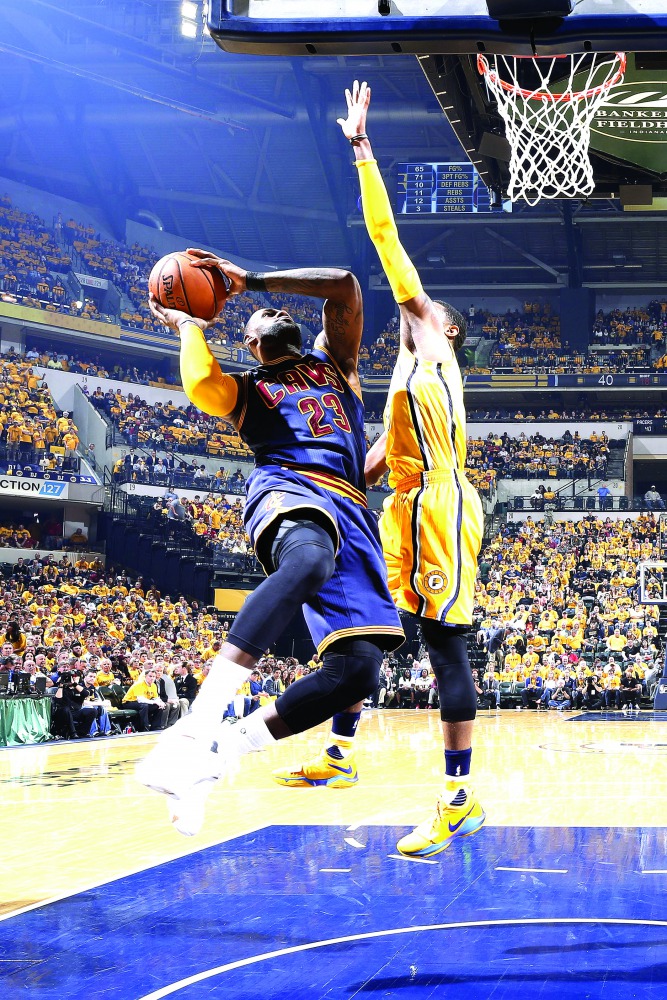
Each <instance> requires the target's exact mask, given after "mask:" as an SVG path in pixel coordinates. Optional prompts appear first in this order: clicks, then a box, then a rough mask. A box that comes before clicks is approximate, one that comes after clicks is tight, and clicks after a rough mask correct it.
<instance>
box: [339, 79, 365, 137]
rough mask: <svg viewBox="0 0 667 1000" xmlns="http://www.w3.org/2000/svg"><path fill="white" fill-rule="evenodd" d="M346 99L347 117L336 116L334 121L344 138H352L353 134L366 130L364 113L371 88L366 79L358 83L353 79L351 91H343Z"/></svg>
mask: <svg viewBox="0 0 667 1000" xmlns="http://www.w3.org/2000/svg"><path fill="white" fill-rule="evenodd" d="M345 100H346V101H347V118H337V119H336V121H337V123H338V124H339V125H340V127H341V128H342V130H343V135H344V136H345V138H346V139H353V138H354V137H355V135H363V134H364V132H365V131H366V115H367V113H368V105H369V104H370V102H371V88H370V87H369V86H368V84H367V83H366V81H364V82H363V83H361V84H360V83H359V81H358V80H355V81H354V83H353V84H352V92H351V93H350V91H349V90H346V91H345Z"/></svg>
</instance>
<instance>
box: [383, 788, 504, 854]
mask: <svg viewBox="0 0 667 1000" xmlns="http://www.w3.org/2000/svg"><path fill="white" fill-rule="evenodd" d="M461 800H462V801H461ZM485 819H486V815H485V813H484V810H483V809H482V807H481V806H480V804H479V802H478V801H477V799H476V798H475V796H474V794H473V792H472V791H470V790H469V791H467V792H459V794H458V795H457V796H456V798H455V799H454V801H453V802H451V803H449V802H447V801H446V800H445V799H444V798H443V797H442V796H440V797H439V798H438V801H437V802H436V806H435V816H434V817H433V818H432V819H428V820H425V822H423V823H420V824H419V826H418V827H417V828H416V829H415V830H413V831H412V833H409V834H408V835H407V836H406V837H402V838H401V840H399V842H398V844H397V845H396V846H397V848H398V850H399V851H400V853H401V854H405V855H406V856H407V857H409V858H430V857H431V855H432V854H439V853H440V851H444V850H445V849H446V848H447V847H449V845H450V844H451V842H452V841H453V840H455V839H456V837H469V836H470V835H471V834H473V833H477V831H478V830H479V829H480V828H481V827H482V826H483V824H484V820H485Z"/></svg>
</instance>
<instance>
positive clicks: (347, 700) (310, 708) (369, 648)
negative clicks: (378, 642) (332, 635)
mask: <svg viewBox="0 0 667 1000" xmlns="http://www.w3.org/2000/svg"><path fill="white" fill-rule="evenodd" d="M381 664H382V651H381V650H380V649H379V648H378V647H377V646H374V645H373V643H371V642H365V641H364V640H361V639H356V640H353V639H342V640H340V641H339V642H336V643H334V644H333V645H332V646H331V648H330V649H329V650H327V652H326V653H325V654H324V656H323V657H322V666H321V668H320V669H319V670H316V671H315V673H313V674H307V675H306V677H302V678H301V679H300V680H298V681H296V682H295V683H294V684H290V686H289V687H288V688H287V690H286V691H285V693H284V694H281V696H280V697H279V698H278V699H277V701H276V703H275V707H276V711H277V713H278V715H279V716H280V718H281V719H282V720H283V722H284V723H285V725H286V726H288V727H289V729H291V731H292V732H293V733H303V732H304V731H305V730H306V729H312V728H313V726H318V725H319V724H320V722H324V721H325V720H326V719H330V718H331V717H332V716H333V715H335V714H336V712H342V711H344V710H345V709H346V708H349V707H350V705H354V704H356V702H358V701H363V699H364V698H368V697H369V695H371V694H374V692H375V691H376V689H377V686H378V679H379V677H380V665H381Z"/></svg>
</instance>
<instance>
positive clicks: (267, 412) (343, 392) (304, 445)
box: [137, 251, 404, 835]
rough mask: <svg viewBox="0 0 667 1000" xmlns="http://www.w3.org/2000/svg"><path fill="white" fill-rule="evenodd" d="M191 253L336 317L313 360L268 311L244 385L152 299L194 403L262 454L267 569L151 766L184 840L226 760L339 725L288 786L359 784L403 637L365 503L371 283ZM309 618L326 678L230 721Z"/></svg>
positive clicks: (254, 480)
mask: <svg viewBox="0 0 667 1000" xmlns="http://www.w3.org/2000/svg"><path fill="white" fill-rule="evenodd" d="M191 253H192V255H193V256H194V257H197V258H198V259H199V262H200V263H199V265H198V266H202V267H206V268H209V269H213V268H218V269H219V270H220V271H221V272H222V273H223V275H224V276H225V277H226V279H227V281H228V283H229V285H230V295H238V294H240V293H242V292H245V291H246V290H249V291H268V292H281V293H285V292H286V293H289V294H297V295H299V294H300V295H305V296H311V297H312V296H314V297H317V298H321V299H324V307H323V311H322V327H323V328H322V332H321V333H320V334H319V336H318V337H317V339H316V341H315V346H314V348H313V350H312V351H311V352H310V353H309V354H305V355H304V354H302V353H301V332H300V329H299V326H298V325H297V324H296V323H295V322H294V320H293V319H292V317H291V316H290V315H289V314H288V313H287V312H285V311H284V310H282V309H281V310H278V309H268V308H267V309H259V310H258V311H257V312H255V313H254V314H253V315H252V316H251V317H250V319H249V321H248V324H247V326H246V329H245V334H244V344H245V346H246V347H247V348H248V350H249V351H250V352H251V353H252V354H253V356H254V357H255V358H256V359H257V361H258V362H259V364H258V366H257V367H256V368H253V369H251V370H250V371H247V372H244V373H243V374H239V375H236V374H234V375H230V374H225V373H223V372H222V371H221V370H220V366H219V365H218V363H217V361H216V360H215V358H214V357H213V355H212V354H211V351H210V349H209V347H208V344H207V343H206V340H205V338H204V330H205V329H206V327H207V326H208V325H210V324H207V323H206V322H204V321H203V320H199V319H193V318H192V317H191V316H189V315H187V314H186V313H182V312H178V311H176V310H172V309H165V308H163V307H162V306H161V305H159V304H158V303H157V301H155V300H154V299H152V300H151V309H152V311H153V314H154V315H155V316H156V317H157V318H158V319H159V320H161V321H162V322H163V323H164V324H166V325H167V326H169V327H171V329H173V330H175V331H176V332H177V333H178V334H179V336H180V341H181V375H182V379H183V386H184V389H185V391H186V393H187V395H188V397H189V399H190V400H191V401H192V402H193V403H194V404H195V405H196V406H198V407H199V408H200V409H201V410H203V411H204V412H206V413H209V414H212V415H216V416H222V417H225V418H227V419H228V420H229V421H230V422H231V423H232V424H233V425H234V426H235V427H236V429H237V430H238V432H239V434H240V436H241V437H242V438H243V440H244V441H245V442H246V444H247V445H248V446H249V448H250V449H251V450H252V451H253V453H254V455H255V469H254V471H253V473H252V474H251V476H250V477H249V479H248V483H247V500H246V507H245V523H246V528H247V530H248V534H249V535H250V539H251V541H252V544H253V546H254V548H255V551H256V553H257V557H258V559H259V560H260V562H261V563H262V565H263V567H264V569H265V571H266V573H267V574H268V579H267V580H265V581H264V582H263V583H262V584H261V585H260V586H259V587H258V588H257V590H256V591H255V592H254V593H253V594H251V595H250V597H248V599H247V600H246V602H245V604H244V606H243V608H242V609H241V611H240V612H239V614H238V616H237V618H236V620H235V622H234V624H233V626H232V628H231V630H230V632H229V635H228V637H227V642H226V643H225V644H224V646H223V648H222V649H221V651H220V653H219V654H218V656H217V657H216V658H215V660H214V662H213V665H212V667H211V670H210V672H209V675H208V677H207V678H206V680H205V681H204V683H203V685H202V688H201V691H200V693H199V695H198V697H197V698H196V699H195V701H194V703H193V706H192V711H191V713H190V714H189V715H187V716H185V717H184V718H183V719H181V720H180V721H179V722H178V723H177V724H176V725H175V726H173V727H172V728H171V730H169V731H168V733H166V734H165V737H164V738H163V740H162V741H161V742H160V743H159V744H158V746H157V747H156V748H155V750H154V751H153V752H152V753H151V754H150V755H149V757H148V758H147V759H146V760H145V761H144V762H143V763H142V764H141V765H139V768H138V770H137V776H138V778H139V780H140V781H141V782H142V783H143V784H145V785H147V786H149V787H151V788H153V789H155V790H157V791H160V792H162V793H164V794H165V795H166V796H167V797H168V805H169V810H170V815H171V820H172V823H173V824H174V826H175V827H176V829H178V830H179V831H180V832H181V833H184V834H186V835H192V834H193V833H196V832H197V830H198V829H199V828H200V826H201V823H202V821H203V814H204V804H205V800H206V797H207V795H208V793H209V792H210V790H211V788H212V787H213V785H214V784H215V781H216V779H217V778H218V777H219V775H220V773H221V771H222V768H223V766H224V762H225V760H228V759H229V758H230V757H235V756H238V755H241V754H243V753H246V752H248V751H250V750H255V749H260V748H262V747H264V746H268V745H270V744H273V743H274V742H275V741H276V740H279V739H283V738H285V737H287V736H291V735H292V734H294V733H300V732H303V731H304V730H306V729H310V728H311V727H313V726H316V725H318V724H320V723H321V722H324V721H325V720H326V719H329V718H332V717H333V724H332V736H331V740H330V741H329V745H328V746H327V748H326V750H325V751H324V753H323V754H321V755H319V756H318V757H317V758H316V759H315V760H313V761H311V762H309V763H306V764H304V765H303V766H302V767H300V768H297V769H296V770H295V771H287V772H279V773H278V774H277V779H278V780H280V781H281V783H284V784H297V785H298V784H304V785H313V784H327V785H345V784H352V783H354V782H356V780H357V770H356V764H355V762H354V755H353V740H354V734H355V730H356V726H357V723H358V720H359V714H360V711H361V703H362V702H363V699H364V698H366V697H367V696H369V695H370V694H372V693H373V692H374V691H375V690H376V688H377V683H378V677H379V670H380V664H381V662H382V655H383V653H382V650H390V649H395V648H396V647H397V646H399V645H401V643H402V642H403V639H404V635H403V631H402V628H401V626H400V622H399V618H398V615H397V612H396V609H395V607H394V603H393V601H392V599H391V596H390V594H389V590H388V587H387V580H386V570H385V565H384V560H383V556H382V550H381V547H380V542H379V537H378V531H377V524H376V519H375V517H374V516H373V514H372V513H370V512H369V510H368V508H367V506H366V498H365V479H364V461H365V457H366V444H365V436H364V418H363V403H362V401H361V394H360V387H359V377H358V373H357V356H358V351H359V344H360V342H361V334H362V326H363V307H362V299H361V291H360V288H359V283H358V282H357V279H356V278H355V277H354V275H353V274H351V273H349V272H347V271H342V270H338V269H327V268H321V269H312V270H310V269H306V270H294V271H283V272H276V273H271V274H264V275H258V274H254V273H251V272H246V271H245V270H243V269H242V268H239V267H237V266H236V265H234V264H232V263H230V262H229V261H227V260H223V259H221V258H218V257H215V256H214V255H211V254H207V253H205V252H204V251H191ZM299 607H303V611H304V616H305V619H306V622H307V624H308V627H309V629H310V633H311V636H312V638H313V641H314V643H315V645H316V646H317V651H318V653H319V654H320V655H321V657H322V667H321V669H319V670H317V671H315V672H314V673H312V674H310V675H308V676H306V677H303V678H301V679H300V680H299V681H297V682H296V683H295V684H292V685H291V686H290V687H288V688H287V690H286V691H285V692H284V694H282V695H280V697H279V698H278V699H277V700H276V701H275V702H273V703H272V704H271V705H270V706H268V707H266V708H264V709H262V710H261V711H258V712H254V713H253V714H252V715H251V716H249V717H248V718H247V719H244V720H243V722H242V724H240V725H237V726H229V725H225V726H222V725H221V720H222V716H223V712H224V710H225V707H226V706H227V705H228V703H229V702H230V701H231V700H232V698H233V697H234V695H235V694H236V692H237V690H238V688H239V687H240V686H241V685H242V684H243V682H244V681H245V680H246V679H247V678H248V676H249V672H250V670H251V669H252V668H253V667H254V665H255V663H256V662H257V660H258V659H259V657H260V656H261V655H262V654H263V652H264V651H265V650H266V649H267V648H269V647H270V646H271V645H272V644H273V643H274V642H275V641H276V639H277V638H278V637H279V636H280V634H281V633H282V632H283V630H284V629H285V628H286V626H287V625H288V624H289V622H290V620H291V619H292V617H293V615H294V614H295V613H296V611H297V609H298V608H299ZM350 706H352V707H351V708H350ZM216 744H217V753H216V752H212V748H213V749H215V748H216Z"/></svg>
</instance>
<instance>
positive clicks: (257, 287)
mask: <svg viewBox="0 0 667 1000" xmlns="http://www.w3.org/2000/svg"><path fill="white" fill-rule="evenodd" d="M245 286H246V288H247V290H248V291H249V292H266V291H267V287H266V278H265V277H264V275H263V274H258V273H257V271H246V275H245Z"/></svg>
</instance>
